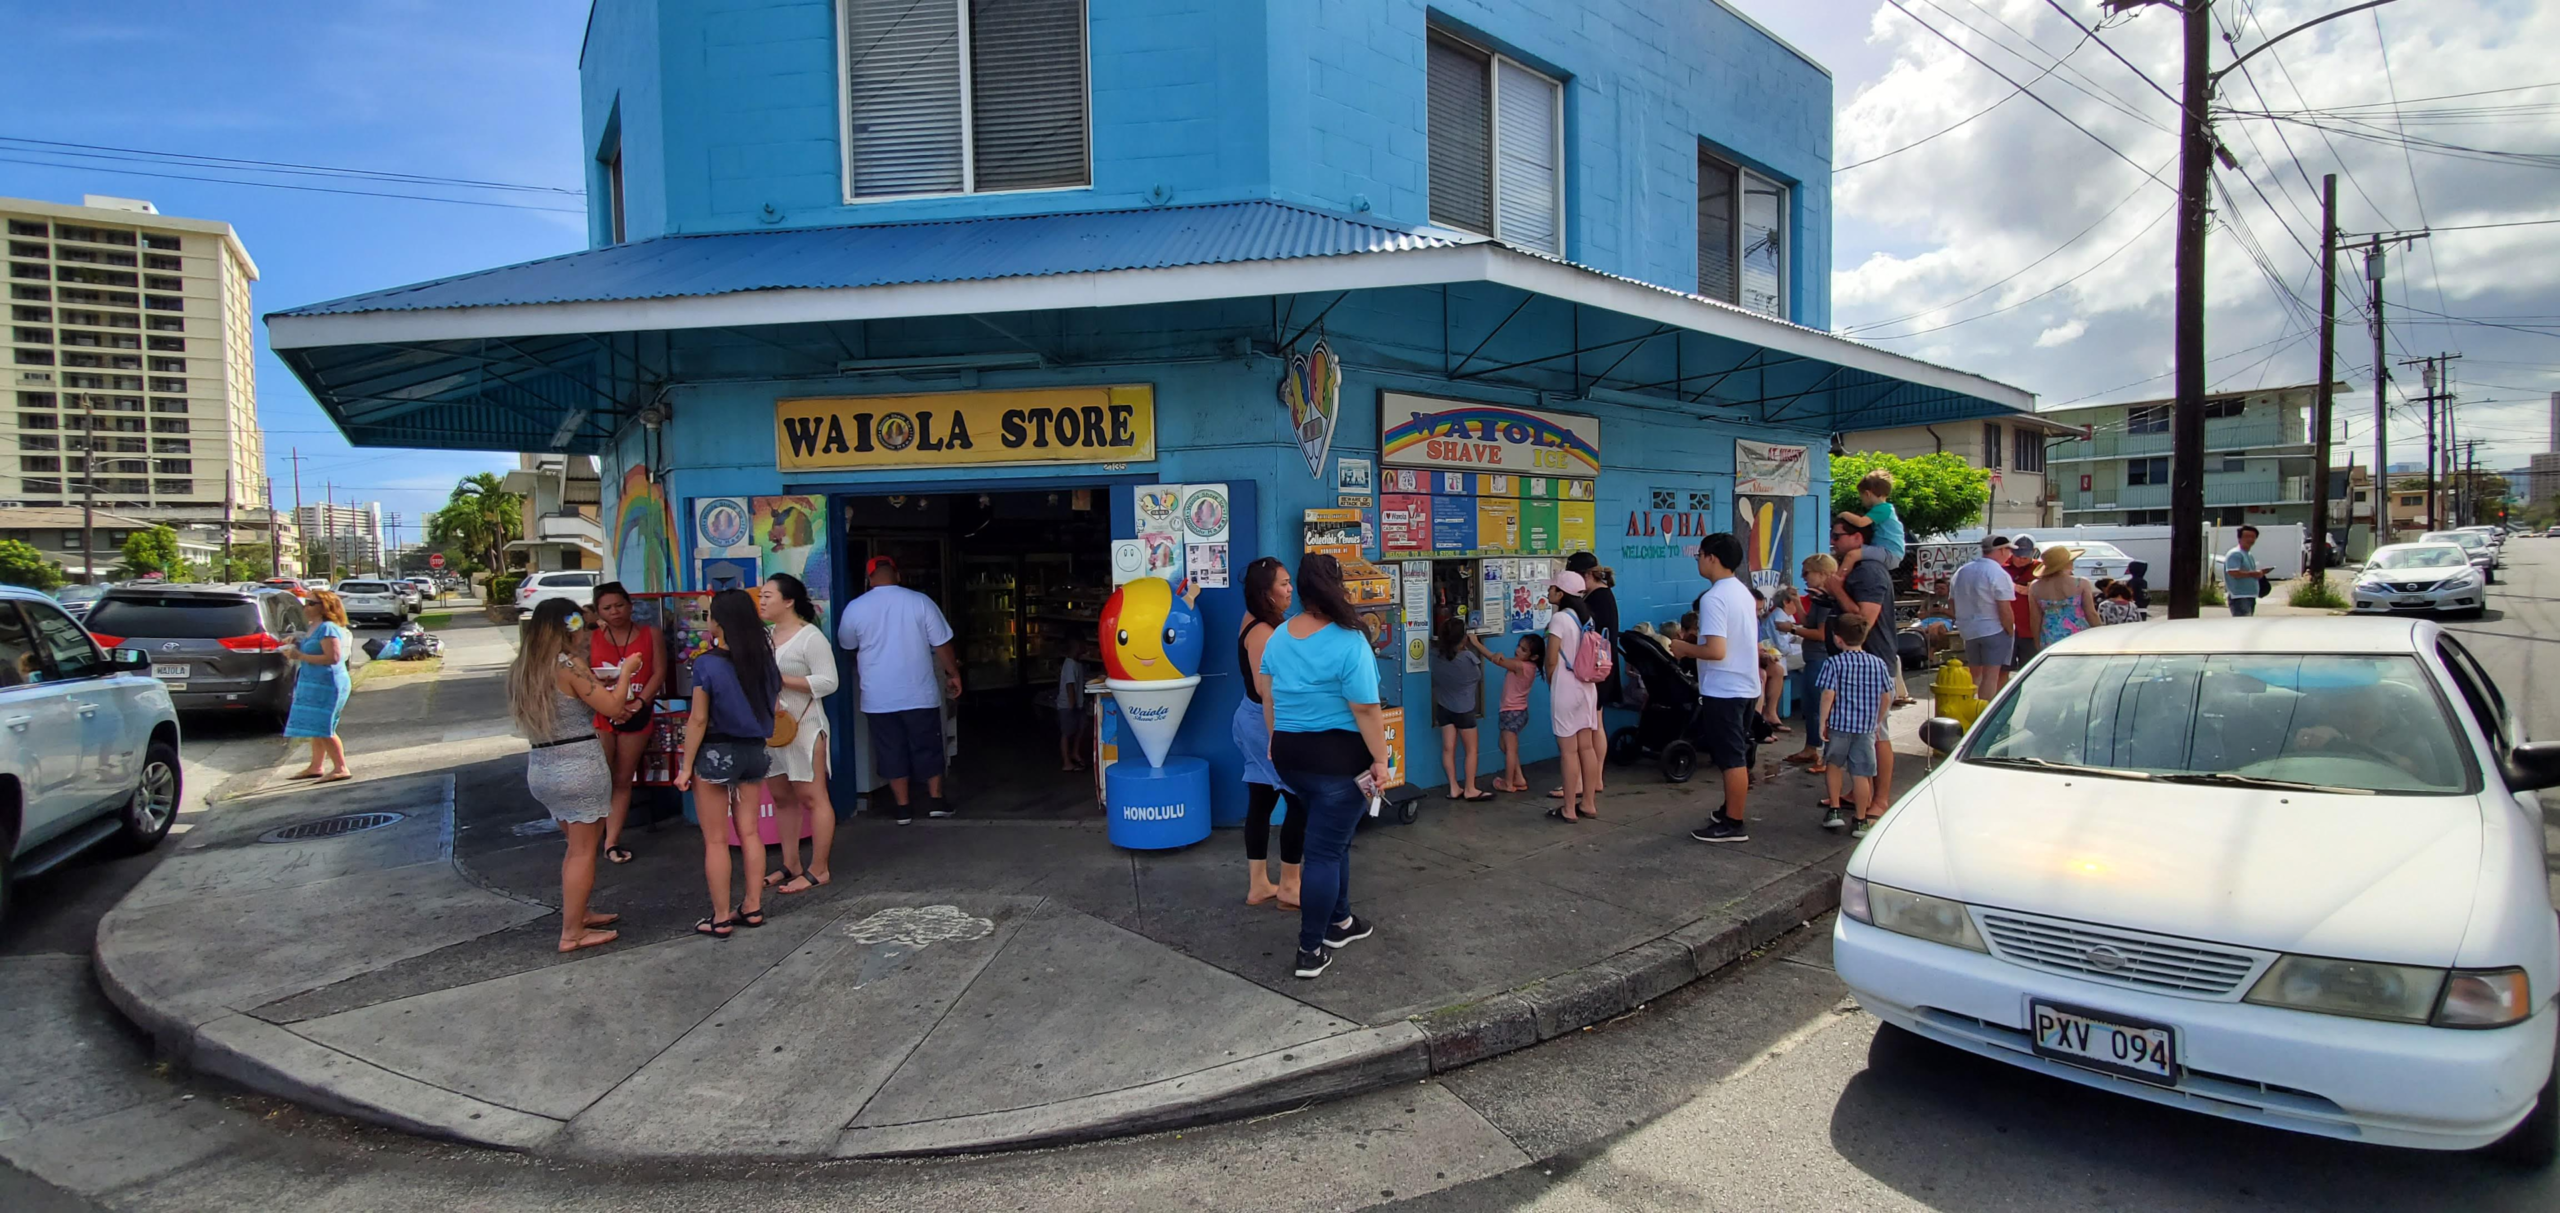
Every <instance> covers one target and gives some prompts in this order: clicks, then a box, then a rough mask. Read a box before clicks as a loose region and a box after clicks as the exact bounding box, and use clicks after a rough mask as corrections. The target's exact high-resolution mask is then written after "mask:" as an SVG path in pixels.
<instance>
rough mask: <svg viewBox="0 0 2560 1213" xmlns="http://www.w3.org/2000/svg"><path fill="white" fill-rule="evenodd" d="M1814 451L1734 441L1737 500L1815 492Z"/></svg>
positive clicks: (1744, 439)
mask: <svg viewBox="0 0 2560 1213" xmlns="http://www.w3.org/2000/svg"><path fill="white" fill-rule="evenodd" d="M1811 455H1812V448H1810V447H1804V446H1787V445H1783V444H1780V443H1773V442H1753V441H1751V440H1750V439H1748V438H1736V439H1734V440H1733V492H1734V495H1735V496H1737V497H1740V496H1745V495H1748V496H1752V497H1801V496H1803V495H1805V494H1807V493H1810V492H1812V491H1813V461H1812V459H1811V458H1810V456H1811Z"/></svg>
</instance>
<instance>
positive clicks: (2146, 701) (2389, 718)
mask: <svg viewBox="0 0 2560 1213" xmlns="http://www.w3.org/2000/svg"><path fill="white" fill-rule="evenodd" d="M2461 736H2462V734H2461V732H2460V730H2458V729H2456V728H2455V727H2454V724H2453V721H2452V719H2451V718H2450V717H2449V716H2447V714H2446V711H2445V706H2444V701H2443V699H2442V698H2441V697H2439V696H2438V695H2437V694H2436V693H2435V691H2434V689H2433V688H2432V686H2431V685H2430V684H2429V683H2428V681H2427V678H2426V674H2425V672H2424V671H2423V670H2422V669H2421V668H2420V667H2419V665H2418V661H2417V659H2416V658H2414V657H2409V656H2380V657H2376V656H2361V655H2333V654H2309V655H2306V654H2283V653H2271V654H2208V653H2115V654H2100V653H2092V654H2065V653H2057V654H2055V655H2053V656H2050V657H2047V658H2045V659H2044V660H2043V661H2041V662H2039V663H2037V665H2036V667H2035V669H2034V670H2033V672H2031V673H2028V674H2026V675H2025V676H2023V677H2021V678H2020V679H2019V680H2018V684H2017V686H2016V687H2015V688H2014V689H2012V690H2011V691H2010V692H2009V693H2008V694H2007V695H2006V696H2004V697H2003V698H2002V699H2001V700H2000V703H1999V705H1998V706H1997V707H1996V708H1994V709H1993V710H1992V713H1991V714H1990V715H1989V716H1987V717H1985V718H1984V719H1983V721H1982V725H1981V727H1980V728H1979V729H1978V730H1976V732H1975V734H1974V737H1973V740H1972V742H1971V743H1970V744H1969V745H1967V747H1966V749H1965V761H1967V762H1974V763H1987V764H1992V765H2007V764H2018V765H2029V766H2043V765H2048V764H2051V765H2058V766H2070V767H2080V768H2085V769H2094V770H2095V771H2097V772H2100V773H2105V772H2121V773H2123V774H2124V775H2125V776H2126V777H2128V778H2151V779H2170V780H2177V781H2180V782H2185V781H2190V780H2192V781H2194V782H2199V783H2232V784H2239V785H2248V784H2253V783H2260V782H2261V781H2264V782H2273V783H2278V784H2299V785H2308V786H2307V787H2306V788H2305V789H2304V790H2339V791H2351V792H2390V793H2400V794H2418V795H2428V794H2449V793H2465V792H2470V791H2472V790H2474V780H2473V773H2472V765H2471V762H2470V759H2469V757H2468V751H2467V750H2466V749H2465V748H2464V747H2463V745H2462V743H2461V742H2460V740H2459V738H2460V737H2461Z"/></svg>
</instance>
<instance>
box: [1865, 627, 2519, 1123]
mask: <svg viewBox="0 0 2560 1213" xmlns="http://www.w3.org/2000/svg"><path fill="white" fill-rule="evenodd" d="M1923 735H1924V737H1925V738H1926V739H1927V740H1928V742H1929V744H1930V745H1931V746H1932V747H1933V748H1937V749H1940V750H1942V751H1945V752H1949V753H1950V754H1951V755H1952V756H1951V758H1950V759H1949V760H1948V761H1946V762H1944V763H1942V764H1941V765H1940V766H1939V767H1938V768H1937V769H1936V770H1935V771H1933V772H1931V773H1930V774H1929V775H1928V776H1927V777H1925V778H1924V779H1922V780H1921V781H1920V783H1919V784H1918V785H1916V786H1915V787H1913V788H1912V789H1911V791H1910V792H1909V793H1907V794H1905V795H1904V796H1903V798H1902V799H1901V800H1900V801H1899V802H1897V803H1896V804H1895V805H1894V806H1893V809H1892V811H1891V812H1890V813H1888V814H1887V815H1886V817H1885V819H1884V821H1883V823H1882V824H1881V825H1879V826H1878V827H1877V828H1876V830H1875V832H1874V833H1873V834H1871V835H1869V836H1868V838H1867V839H1866V841H1865V842H1863V843H1861V844H1860V845H1859V847H1858V849H1857V851H1856V852H1855V853H1853V854H1852V855H1851V856H1850V859H1849V867H1848V872H1847V875H1846V877H1845V878H1844V880H1843V883H1842V888H1841V898H1840V902H1841V912H1840V917H1839V922H1838V925H1837V927H1836V928H1835V936H1834V943H1835V945H1836V949H1835V950H1836V953H1837V961H1836V963H1837V966H1838V969H1839V973H1840V977H1841V979H1842V980H1843V981H1845V982H1847V983H1848V985H1849V987H1850V989H1851V990H1853V991H1855V992H1856V994H1857V996H1858V999H1859V1001H1860V1002H1861V1003H1863V1004H1864V1005H1865V1006H1866V1008H1867V1009H1868V1010H1869V1011H1872V1012H1874V1013H1875V1014H1876V1015H1877V1016H1878V1017H1879V1018H1881V1019H1883V1020H1884V1021H1885V1022H1887V1023H1888V1024H1891V1025H1893V1026H1895V1027H1898V1028H1902V1029H1905V1030H1908V1031H1910V1032H1914V1033H1917V1034H1919V1035H1921V1036H1924V1037H1927V1038H1929V1039H1931V1040H1935V1041H1939V1042H1942V1043H1945V1044H1948V1045H1952V1046H1954V1047H1956V1048H1960V1049H1965V1050H1968V1051H1970V1052H1974V1053H1978V1054H1981V1055H1983V1056H1985V1057H1990V1058H1994V1059H1997V1060H2000V1061H2003V1062H2007V1063H2009V1064H2012V1065H2016V1066H2021V1067H2024V1068H2027V1069H2032V1070H2037V1071H2040V1072H2043V1073H2046V1074H2050V1075H2053V1076H2055V1077H2058V1078H2064V1079H2068V1080H2070V1081H2073V1082H2078V1083H2082V1084H2085V1085H2088V1086H2093V1087H2099V1088H2103V1089H2105V1090H2110V1091H2115V1092H2118V1093H2121V1094H2126V1095H2131V1096H2134V1097H2137V1098H2141V1099H2148V1100H2151V1101H2153V1102H2155V1103H2162V1104H2168V1105H2171V1106H2173V1107H2182V1108H2187V1109H2190V1110H2193V1111H2197V1112H2203V1113H2207V1114H2210V1115H2215V1116H2224V1117H2229V1118H2231V1119H2234V1120H2243V1121H2248V1122H2251V1123H2253V1124H2260V1125H2267V1126H2272V1127H2275V1128H2282V1129H2290V1130H2294V1131H2298V1132H2304V1133H2315V1134H2320V1135H2323V1136H2328V1137H2338V1138H2345V1139H2349V1140H2354V1141H2364V1142H2372V1143H2377V1144H2382V1145H2392V1146H2411V1147H2418V1148H2423V1149H2438V1150H2463V1149H2473V1148H2478V1147H2484V1146H2494V1147H2496V1149H2497V1152H2499V1153H2501V1154H2504V1155H2506V1156H2508V1157H2510V1158H2512V1159H2514V1160H2516V1161H2520V1162H2524V1163H2527V1164H2530V1165H2535V1166H2542V1165H2548V1164H2549V1162H2550V1161H2551V1159H2552V1156H2553V1153H2554V1149H2555V1146H2560V1092H2555V1081H2554V1079H2555V1071H2554V1067H2553V1038H2554V1026H2555V1024H2560V1009H2555V1007H2554V1005H2553V991H2554V988H2555V983H2560V920H2555V918H2554V915H2553V913H2552V904H2551V890H2550V885H2549V873H2548V871H2547V870H2546V868H2545V867H2544V854H2543V827H2542V814H2541V811H2540V809H2539V807H2538V806H2537V805H2536V804H2535V803H2534V801H2533V799H2532V798H2531V797H2525V796H2521V795H2520V793H2523V792H2526V791H2529V790H2532V789H2536V788H2543V787H2549V786H2553V785H2555V784H2560V744H2554V743H2547V742H2546V743H2525V742H2522V741H2520V740H2519V739H2518V737H2517V736H2516V728H2515V724H2514V722H2513V720H2512V719H2511V718H2510V716H2509V714H2508V712H2507V707H2506V701H2505V700H2504V699H2503V698H2502V697H2501V695H2500V694H2499V691H2498V688H2497V685H2496V684H2495V683H2494V682H2492V681H2491V680H2490V678H2489V677H2488V675H2487V673H2486V672H2484V671H2483V670H2482V669H2481V667H2480V665H2479V663H2478V662H2477V661H2475V660H2474V659H2473V658H2472V656H2471V654H2470V653H2469V652H2467V651H2465V650H2464V649H2463V648H2462V646H2461V645H2460V644H2459V643H2458V642H2456V641H2455V640H2454V638H2453V637H2452V636H2451V635H2450V634H2448V633H2446V632H2444V631H2443V630H2442V629H2440V628H2438V627H2437V626H2436V625H2435V624H2433V623H2428V622H2423V621H2409V620H2389V619H2338V618H2329V617H2322V618H2300V619H2265V618H2260V619H2253V620H2186V621H2175V622H2165V623H2155V624H2151V625H2149V626H2147V627H2140V628H2095V629H2092V630H2090V631H2087V632H2083V633H2081V634H2080V635H2078V636H2074V637H2072V638H2071V639H2069V640H2066V641H2064V642H2062V643H2061V644H2059V645H2056V646H2054V647H2053V648H2052V649H2049V650H2047V651H2045V652H2044V653H2043V654H2041V655H2039V656H2038V657H2037V658H2036V660H2035V661H2034V662H2033V663H2032V664H2030V665H2029V666H2028V667H2027V668H2026V669H2025V670H2023V671H2022V672H2021V673H2020V674H2019V676H2018V677H2017V678H2016V680H2014V681H2013V682H2011V683H2010V684H2009V686H2008V687H2007V688H2006V689H2005V690H2004V691H2003V692H2002V693H2001V695H2000V696H1999V698H1998V699H1997V700H1996V701H1995V702H1994V703H1993V704H1992V706H1991V707H1990V708H1989V709H1988V710H1987V711H1985V712H1984V713H1983V715H1982V717H1981V719H1980V720H1979V721H1978V722H1977V723H1976V725H1975V727H1974V729H1973V730H1972V732H1971V733H1970V734H1964V733H1963V731H1962V729H1961V727H1960V726H1959V725H1958V724H1957V722H1955V721H1953V720H1949V719H1943V718H1942V719H1938V720H1932V721H1930V722H1929V723H1928V724H1927V725H1926V726H1925V727H1924V733H1923Z"/></svg>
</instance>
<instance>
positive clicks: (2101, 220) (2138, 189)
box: [1840, 165, 2167, 336]
mask: <svg viewBox="0 0 2560 1213" xmlns="http://www.w3.org/2000/svg"><path fill="white" fill-rule="evenodd" d="M2162 167H2167V166H2165V165H2163V166H2162ZM2141 196H2142V186H2140V185H2139V184H2137V185H2135V186H2134V187H2133V192H2132V193H2129V194H2126V195H2125V196H2124V197H2122V198H2119V199H2117V200H2116V204H2115V205H2114V206H2111V207H2108V208H2107V210H2106V213H2105V214H2102V215H2100V216H2098V217H2097V219H2096V220H2094V221H2093V222H2091V223H2090V224H2089V226H2087V227H2084V228H2081V229H2080V230H2079V231H2078V232H2076V233H2074V234H2073V235H2072V236H2071V238H2070V239H2068V240H2065V241H2063V242H2062V243H2061V244H2059V245H2057V246H2055V247H2054V249H2053V250H2052V251H2051V252H2048V253H2046V254H2045V255H2044V256H2041V257H2038V258H2036V259H2035V260H2033V261H2030V262H2028V263H2026V264H2025V265H2022V266H2019V267H2018V268H2017V269H2015V270H2012V271H2010V272H2009V273H2008V274H2007V275H2006V276H2005V277H2002V278H2001V279H2000V280H1999V281H1997V282H1994V283H1992V284H1990V285H1989V286H1985V287H1981V288H1979V289H1977V290H1975V291H1973V292H1972V293H1971V294H1967V295H1964V296H1961V297H1959V298H1955V299H1950V300H1947V301H1946V302H1945V303H1940V304H1936V305H1933V306H1930V307H1925V308H1922V309H1920V310H1919V311H1916V312H1906V313H1904V314H1902V315H1900V316H1895V317H1893V318H1892V319H1890V320H1871V321H1868V322H1867V323H1865V324H1852V325H1845V326H1843V327H1842V328H1841V329H1840V332H1841V334H1842V335H1844V336H1846V335H1849V334H1854V333H1863V332H1864V331H1866V330H1868V329H1880V328H1883V327H1885V326H1886V325H1889V324H1900V323H1902V322H1904V321H1906V320H1917V319H1919V318H1921V317H1922V316H1928V315H1934V314H1936V313H1938V312H1943V311H1945V310H1947V309H1948V308H1951V307H1954V306H1955V305H1957V304H1959V303H1963V302H1965V301H1967V300H1970V299H1976V298H1979V297H1981V296H1983V295H1987V294H1989V293H1991V292H1992V291H1994V290H1997V289H1999V288H2000V287H2003V286H2006V285H2008V284H2009V283H2011V282H2013V281H2016V280H2017V278H2018V276H2019V275H2021V274H2024V273H2026V272H2027V271H2028V270H2031V269H2034V268H2036V267H2037V266H2039V265H2043V264H2044V263H2045V262H2048V261H2051V260H2053V259H2054V258H2056V257H2059V256H2061V255H2062V253H2063V251H2064V250H2066V249H2069V248H2070V247H2071V246H2072V245H2075V244H2078V243H2080V242H2081V241H2082V240H2085V239H2088V237H2089V233H2091V232H2094V231H2097V230H2098V229H2099V228H2100V227H2102V226H2104V225H2105V224H2106V222H2107V220H2109V219H2112V218H2114V217H2115V215H2116V212H2118V211H2121V210H2123V209H2124V208H2125V207H2127V206H2129V205H2131V204H2132V203H2133V200H2134V199H2136V198H2139V197H2141ZM2152 222H2154V223H2157V222H2159V220H2157V219H2154V220H2152Z"/></svg>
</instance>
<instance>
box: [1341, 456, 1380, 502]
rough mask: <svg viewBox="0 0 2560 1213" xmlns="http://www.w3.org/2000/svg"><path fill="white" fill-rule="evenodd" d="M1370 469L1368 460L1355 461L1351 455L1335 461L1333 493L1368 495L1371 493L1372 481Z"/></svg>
mask: <svg viewBox="0 0 2560 1213" xmlns="http://www.w3.org/2000/svg"><path fill="white" fill-rule="evenodd" d="M1369 469H1370V463H1369V461H1368V460H1367V459H1355V458H1352V457H1351V456H1349V455H1344V456H1343V457H1341V458H1339V459H1336V460H1334V461H1333V491H1334V492H1337V493H1367V492H1369V491H1371V484H1372V481H1371V479H1370V475H1369Z"/></svg>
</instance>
